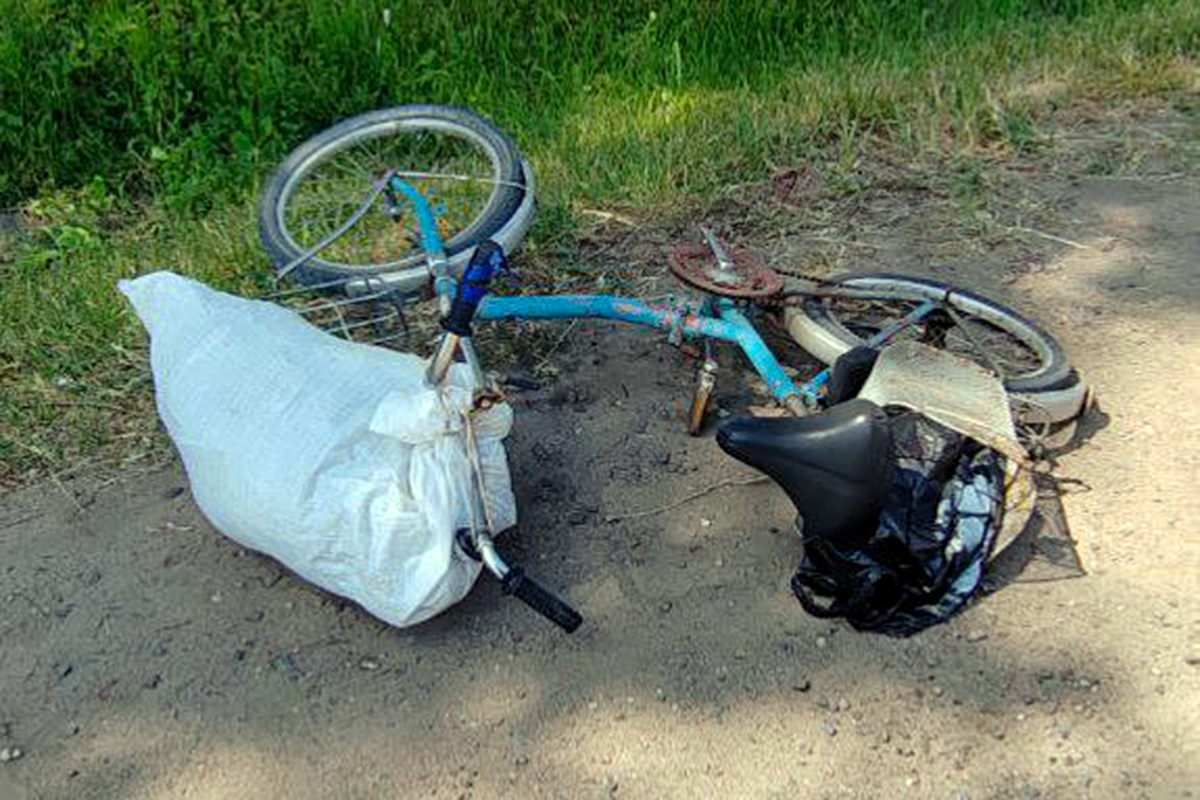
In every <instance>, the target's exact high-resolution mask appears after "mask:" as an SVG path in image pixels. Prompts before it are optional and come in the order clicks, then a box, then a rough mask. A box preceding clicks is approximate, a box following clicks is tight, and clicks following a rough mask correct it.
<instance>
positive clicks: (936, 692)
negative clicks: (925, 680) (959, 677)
mask: <svg viewBox="0 0 1200 800" xmlns="http://www.w3.org/2000/svg"><path fill="white" fill-rule="evenodd" d="M943 692H945V689H943V688H942V687H940V686H935V687H933V696H934V697H941V696H942V693H943Z"/></svg>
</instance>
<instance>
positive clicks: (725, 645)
mask: <svg viewBox="0 0 1200 800" xmlns="http://www.w3.org/2000/svg"><path fill="white" fill-rule="evenodd" d="M1139 124H1140V123H1139ZM1130 129H1131V130H1134V131H1135V132H1136V125H1134V126H1131V128H1130ZM1123 130H1125V129H1123ZM1158 130H1159V131H1160V132H1161V129H1158ZM1173 130H1175V129H1173ZM1179 131H1183V133H1179ZM1184 134H1186V135H1190V136H1191V137H1192V139H1193V140H1194V139H1195V129H1194V126H1193V127H1184V128H1181V129H1177V130H1176V133H1174V134H1172V135H1175V136H1179V135H1184ZM1156 169H1157V171H1156ZM1087 173H1088V171H1087V170H1067V171H1065V172H1046V173H1042V172H1035V173H1031V174H1030V175H1029V176H1028V177H1025V176H1024V175H1023V174H1022V173H1020V172H1017V173H1015V174H1014V177H1013V178H1012V183H1011V184H1008V185H1010V186H1015V187H1018V188H1020V187H1026V188H1027V189H1028V191H1029V192H1036V194H1037V197H1038V198H1039V203H1040V205H1039V208H1044V207H1046V206H1047V205H1048V204H1052V205H1053V207H1054V209H1055V216H1054V218H1053V222H1054V226H1055V227H1054V228H1053V232H1052V235H1054V236H1056V237H1058V239H1059V240H1070V242H1072V244H1067V243H1064V242H1063V241H1056V240H1052V239H1048V238H1046V236H1045V235H1043V234H1045V233H1047V232H1048V231H1045V230H1039V229H1038V228H1037V226H1036V225H1033V224H1032V223H1030V222H1022V221H1021V220H1020V219H1017V218H1012V217H1009V218H1006V219H1008V220H1009V221H1008V222H1007V223H1006V224H1007V225H1008V228H1007V230H1008V233H1007V234H1006V235H1005V236H1004V237H1001V238H999V239H996V238H995V237H994V236H993V238H992V239H989V238H988V237H987V236H975V237H966V238H964V237H963V236H962V235H961V229H960V228H957V229H956V230H958V231H959V233H958V234H957V235H956V236H954V237H951V236H949V235H948V234H946V233H945V232H946V231H947V230H948V229H949V228H948V227H947V226H948V225H949V224H950V223H948V222H947V223H946V224H945V225H943V224H942V223H941V222H939V220H941V217H939V216H938V213H940V212H938V209H939V208H941V207H942V206H940V205H938V203H939V202H941V201H939V200H938V198H937V197H936V196H933V195H934V194H936V193H932V194H930V193H926V194H930V196H924V195H922V196H916V195H921V192H920V191H917V190H914V191H916V195H914V196H913V197H906V196H904V195H903V194H902V193H900V190H899V189H897V193H894V194H891V195H887V196H884V195H882V194H873V195H871V197H870V198H869V199H866V200H864V201H863V205H862V206H861V207H860V208H858V209H857V210H856V212H855V214H854V215H851V216H849V217H847V218H846V219H845V220H844V224H846V225H850V226H854V225H856V224H857V227H856V229H857V230H860V231H864V230H866V231H869V230H870V229H871V223H872V221H873V220H874V221H876V222H878V220H881V219H886V224H885V223H884V222H879V223H878V225H877V227H879V228H880V229H883V228H885V227H886V229H887V230H889V231H892V232H893V234H894V235H891V236H888V237H886V238H880V239H877V240H874V241H868V239H869V236H865V235H864V236H860V237H859V238H858V239H855V240H853V241H852V242H851V245H852V246H851V247H850V249H849V252H848V254H847V255H846V256H845V257H846V258H847V259H850V260H851V261H852V262H853V263H854V264H855V265H856V266H858V267H859V268H861V269H867V270H869V269H879V268H892V269H896V268H900V269H907V270H909V271H922V272H927V273H932V274H934V275H937V276H940V277H943V278H945V279H948V280H951V281H956V282H958V283H961V284H964V285H967V286H971V287H973V288H976V289H979V290H981V291H983V292H984V293H990V294H992V295H993V296H996V297H998V298H1001V299H1005V300H1007V301H1008V302H1011V303H1012V304H1013V305H1015V306H1017V307H1019V308H1021V309H1022V310H1025V311H1026V312H1028V313H1030V314H1031V315H1032V316H1034V317H1035V318H1037V319H1039V320H1042V321H1043V322H1044V323H1045V324H1046V325H1047V327H1049V328H1050V329H1051V330H1053V331H1055V332H1056V333H1057V334H1059V335H1060V337H1061V339H1062V340H1063V342H1064V344H1065V345H1066V347H1067V350H1068V352H1069V353H1070V354H1071V358H1072V361H1073V362H1074V363H1075V364H1077V365H1078V366H1079V368H1080V369H1082V370H1083V371H1084V372H1085V373H1086V375H1087V377H1088V379H1089V380H1090V381H1091V382H1092V383H1093V384H1094V386H1095V388H1096V391H1097V393H1098V396H1099V398H1100V403H1101V411H1099V412H1096V413H1094V414H1092V415H1091V416H1089V418H1088V419H1087V420H1085V422H1084V425H1083V426H1082V427H1081V437H1080V438H1081V439H1082V441H1081V442H1080V443H1078V446H1076V447H1074V448H1073V449H1071V450H1070V451H1069V452H1067V453H1065V454H1064V455H1062V456H1061V458H1060V459H1059V464H1058V466H1057V474H1058V475H1059V476H1060V477H1066V478H1071V479H1073V480H1074V481H1076V482H1075V483H1072V484H1070V485H1069V486H1068V488H1069V490H1070V491H1069V493H1068V494H1067V496H1066V497H1065V498H1064V505H1065V508H1066V512H1067V515H1068V518H1069V521H1070V524H1071V528H1072V531H1073V534H1074V537H1075V540H1076V544H1077V547H1076V549H1077V551H1078V556H1079V558H1080V560H1081V562H1082V564H1083V566H1084V568H1085V569H1086V572H1087V574H1086V576H1084V577H1077V578H1070V577H1069V575H1070V574H1071V573H1070V571H1069V570H1058V571H1056V570H1055V569H1049V568H1043V569H1035V567H1036V566H1037V565H1036V564H1035V565H1031V567H1030V570H1029V571H1027V572H1026V573H1023V574H1022V575H1021V576H1019V577H1018V578H1017V579H1016V581H1015V582H1013V583H1011V584H1009V585H1007V586H1005V587H1004V588H1003V589H1001V590H1000V591H998V592H996V593H994V594H991V595H989V596H987V597H985V598H984V599H982V600H981V601H980V602H978V603H976V604H975V605H973V606H972V607H971V608H970V609H968V610H967V611H966V612H965V613H964V614H962V615H961V616H960V617H959V618H957V619H956V620H954V621H953V622H952V623H951V624H948V625H945V626H941V627H940V628H936V629H933V630H930V631H928V632H926V633H924V634H922V635H919V636H917V637H915V638H913V639H909V640H894V639H889V638H885V637H880V636H873V635H865V634H858V633H855V632H853V631H852V630H850V629H849V628H848V627H846V626H844V625H841V624H830V623H828V622H823V621H820V620H817V619H814V618H811V617H808V616H806V615H805V614H804V613H803V612H802V611H801V609H800V607H799V605H798V604H797V603H796V601H795V599H794V598H793V597H792V595H791V593H790V590H789V588H788V580H789V578H790V576H791V573H792V571H793V570H794V568H795V566H796V565H797V563H798V562H799V558H800V548H799V543H798V540H797V539H796V538H795V537H794V535H793V534H792V533H790V523H791V518H792V516H793V513H794V512H793V511H792V509H791V508H790V506H789V504H788V503H787V501H786V499H785V498H784V497H783V495H782V493H781V492H779V491H778V490H777V489H776V488H774V487H773V486H772V485H770V484H755V485H747V486H726V487H724V488H720V489H717V490H715V491H712V492H710V493H708V494H705V495H703V496H701V497H698V498H696V499H694V500H691V501H689V502H686V503H683V504H681V505H678V506H676V507H674V508H671V509H669V510H666V511H662V512H660V513H649V514H641V513H638V512H641V511H646V510H651V509H654V508H657V507H662V506H664V505H667V504H670V503H672V502H673V501H675V500H678V499H680V498H682V497H684V496H686V495H688V494H689V493H692V492H695V491H697V490H700V489H704V488H706V487H711V486H714V485H716V484H718V483H720V482H721V481H726V480H738V479H741V478H744V477H748V476H749V475H750V474H751V473H750V472H749V470H748V469H746V468H744V467H743V466H742V465H740V464H737V463H735V462H733V461H732V460H730V459H728V458H726V457H725V456H723V455H722V454H721V453H720V452H719V450H718V449H717V447H716V446H715V444H714V443H713V441H712V439H711V436H709V437H704V438H699V439H692V438H689V437H687V436H686V435H684V433H683V430H682V423H681V422H680V420H679V416H680V414H681V412H682V406H683V403H684V392H683V391H681V387H684V386H686V385H687V384H688V382H689V381H690V376H691V372H690V368H689V367H688V366H687V364H686V363H684V362H683V361H682V359H681V358H680V357H679V355H678V354H677V352H676V351H674V350H673V349H671V348H669V347H668V346H667V345H666V343H665V342H662V341H660V340H659V338H658V337H655V336H654V335H648V334H643V333H638V332H630V331H623V330H615V329H613V328H611V327H610V326H603V325H594V326H590V327H587V326H580V327H579V328H578V329H577V330H576V331H574V333H573V335H572V336H571V337H569V343H568V344H564V346H563V347H562V348H560V349H559V350H557V351H555V353H554V354H553V356H552V358H553V363H554V365H555V367H556V368H557V369H558V371H559V379H558V382H557V384H556V386H555V387H554V390H553V391H552V392H550V393H549V394H548V395H547V396H540V397H531V398H527V399H525V400H519V402H518V419H517V424H516V432H515V433H514V435H513V437H512V439H511V442H510V449H509V458H510V461H511V463H512V464H513V466H514V474H515V476H516V490H517V493H518V499H519V503H520V507H521V509H522V519H521V524H520V530H519V532H517V533H516V534H514V535H512V536H510V537H509V542H508V545H509V549H510V550H511V551H513V552H515V553H517V554H519V555H520V556H521V558H522V559H523V560H524V562H525V563H526V564H527V566H528V568H529V570H530V572H531V573H532V574H534V575H536V576H537V577H539V578H540V579H542V580H543V581H544V582H545V583H546V584H548V585H549V586H551V587H552V588H554V589H556V590H561V591H562V593H563V594H564V595H565V596H566V597H567V598H569V600H570V601H571V602H572V603H573V604H574V605H575V606H576V607H577V608H578V609H580V610H581V611H582V612H583V613H584V615H585V617H586V622H585V624H584V627H582V628H581V629H580V630H579V631H578V632H577V633H576V634H575V635H573V636H566V635H564V634H562V633H561V632H559V631H558V630H556V629H554V628H553V627H552V626H550V625H549V624H548V623H546V622H545V621H544V620H542V619H541V618H539V617H537V616H535V615H534V614H532V613H531V612H530V611H528V610H527V609H526V608H524V607H523V606H521V605H520V604H518V603H516V602H515V601H512V600H509V599H506V598H504V597H502V596H501V594H500V592H499V590H498V587H497V586H496V585H495V583H494V582H491V581H488V580H487V579H482V580H481V581H480V583H479V584H478V585H477V587H476V589H475V590H474V592H473V593H472V594H471V596H470V597H468V598H467V600H466V601H464V602H463V603H462V604H460V605H459V606H457V607H455V608H453V609H451V610H450V611H448V612H447V613H445V614H444V615H442V616H440V617H438V618H436V619H435V620H433V621H431V622H428V623H426V624H424V625H421V626H418V627H416V628H412V629H407V630H395V629H391V628H388V627H387V626H385V625H383V624H382V623H379V622H377V621H375V620H373V619H372V618H370V617H368V616H367V615H366V614H364V613H363V612H361V611H360V610H359V609H357V608H356V607H354V606H353V605H351V604H348V603H346V602H344V601H341V600H339V599H337V598H335V597H332V596H330V595H327V594H325V593H323V592H321V591H319V590H316V589H314V588H311V587H309V586H307V585H305V584H303V583H302V582H300V581H299V580H297V579H295V578H293V577H292V576H291V575H289V574H288V573H286V572H285V571H284V570H283V569H282V568H280V567H279V566H278V565H277V564H275V562H273V561H271V560H270V559H268V558H265V557H262V556H260V555H257V554H253V553H249V552H246V551H245V550H243V549H241V548H240V547H238V546H237V545H236V544H234V543H233V542H231V541H229V540H228V539H225V538H224V537H222V536H221V535H219V534H218V533H217V532H215V531H214V530H213V529H212V528H211V527H210V526H209V525H208V524H207V523H206V522H205V520H204V519H203V517H202V516H201V514H200V513H199V512H198V510H197V509H196V507H195V506H194V505H193V503H192V502H191V499H190V495H189V493H188V491H187V483H186V479H185V476H184V475H183V473H182V471H181V469H180V468H179V467H178V466H171V467H169V468H167V469H164V470H159V471H155V472H151V473H141V474H136V475H134V474H128V475H124V476H117V477H116V479H115V480H114V479H112V478H111V477H109V478H106V479H101V478H98V477H92V478H87V479H80V480H76V481H73V482H70V483H68V484H54V483H46V484H43V485H38V486H34V487H29V488H25V489H22V490H19V491H15V492H12V493H9V494H8V495H7V496H5V497H3V498H0V553H3V563H2V565H0V574H2V579H0V641H2V642H3V647H2V648H0V687H2V691H0V748H4V750H3V751H0V757H4V756H5V755H7V757H8V760H6V761H4V762H3V763H0V798H25V797H29V798H59V797H62V798H67V797H70V798H93V797H97V798H99V797H103V798H110V797H121V798H164V797H297V798H308V797H313V798H317V797H320V798H328V797H449V798H459V797H469V798H486V797H570V798H575V797H608V796H627V797H653V798H666V797H697V796H730V797H814V798H826V797H830V798H834V797H884V796H886V797H920V798H947V799H949V798H973V799H974V798H1039V797H1041V798H1045V797H1152V798H1160V797H1193V796H1196V794H1198V793H1200V599H1198V598H1197V589H1198V588H1200V534H1198V533H1197V530H1196V521H1197V519H1200V513H1198V512H1200V500H1198V499H1197V498H1198V497H1200V494H1198V493H1197V492H1196V491H1195V488H1194V482H1195V479H1196V474H1197V472H1198V467H1200V411H1198V410H1197V409H1198V408H1200V406H1198V404H1197V401H1196V398H1197V397H1198V396H1200V367H1198V366H1197V364H1198V363H1200V270H1198V269H1197V264H1200V212H1198V211H1197V209H1198V208H1200V203H1198V201H1200V175H1198V173H1197V172H1196V171H1195V170H1193V169H1191V168H1186V167H1185V168H1182V169H1181V168H1179V166H1178V164H1168V165H1166V166H1165V167H1163V168H1161V169H1158V168H1155V167H1154V165H1150V166H1148V167H1147V168H1146V169H1143V170H1140V171H1137V172H1136V173H1135V174H1132V175H1127V176H1124V177H1122V176H1120V175H1119V174H1118V175H1107V176H1106V175H1094V176H1092V177H1088V175H1087ZM1023 191H1024V190H1023ZM1013 207H1014V208H1015V207H1016V206H1015V205H1014V206H1013ZM997 212H998V209H996V208H993V209H991V211H988V210H987V209H985V210H984V212H983V213H992V214H995V213H997ZM981 219H983V218H981ZM1014 220H1015V221H1014ZM984 221H986V219H985V220H984ZM955 224H958V223H955ZM1014 228H1016V229H1019V230H1017V231H1016V233H1014V232H1013V229H1014ZM989 230H991V231H992V233H993V234H994V232H995V226H994V225H993V226H992V227H991V228H990V229H989ZM1029 231H1033V232H1032V233H1031V232H1029ZM826 238H829V236H826ZM802 240H803V237H799V235H798V234H797V238H794V239H793V241H792V244H793V245H795V246H797V247H799V245H797V244H796V242H799V241H802ZM805 241H806V240H805ZM964 241H966V242H968V244H965V245H964V244H963V242H964ZM981 242H983V244H981ZM772 246H773V247H775V250H776V252H779V251H780V249H781V248H782V249H786V248H787V246H789V243H788V241H787V240H786V239H783V238H781V239H778V240H776V241H774V242H773V243H772ZM722 378H723V383H722V388H721V400H720V401H721V403H722V405H723V406H725V407H727V408H731V409H737V408H739V407H740V406H743V405H745V404H746V403H749V402H754V401H755V395H754V391H753V386H752V382H750V381H746V380H745V379H744V378H743V377H741V376H738V375H737V374H735V371H734V370H726V371H725V374H724V375H723V376H722ZM613 517H619V519H617V520H611V518H613ZM1043 566H1044V565H1043Z"/></svg>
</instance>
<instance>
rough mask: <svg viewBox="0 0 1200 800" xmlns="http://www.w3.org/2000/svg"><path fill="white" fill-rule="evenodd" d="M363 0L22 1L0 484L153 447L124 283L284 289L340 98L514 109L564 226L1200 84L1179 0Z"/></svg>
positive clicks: (940, 153)
mask: <svg viewBox="0 0 1200 800" xmlns="http://www.w3.org/2000/svg"><path fill="white" fill-rule="evenodd" d="M342 5H346V6H347V8H344V9H343V8H337V7H336V6H335V4H333V3H326V2H317V0H287V1H286V2H285V1H282V0H280V1H278V2H265V3H264V2H261V1H260V2H257V3H249V2H236V1H235V0H225V2H213V0H207V1H206V2H196V1H195V0H193V1H192V2H186V1H185V0H161V1H160V2H157V3H147V2H131V1H129V0H125V1H123V2H120V1H118V0H96V2H91V3H74V2H66V1H65V0H63V1H61V2H52V1H51V0H0V19H3V20H4V24H3V25H0V207H3V206H9V207H17V206H19V207H21V208H22V209H23V210H24V212H25V213H26V214H27V215H28V217H29V218H30V219H31V220H33V222H34V227H33V229H32V230H31V231H30V232H28V233H27V234H24V235H22V236H20V237H16V238H14V237H12V236H0V321H2V325H0V391H2V398H3V400H2V401H0V483H2V482H3V481H4V480H5V469H7V470H8V475H9V477H10V478H11V476H12V475H15V474H18V473H20V472H21V471H23V470H25V469H27V468H29V467H30V466H34V465H40V466H41V467H59V466H61V465H63V464H65V463H69V462H71V461H72V460H74V459H78V458H79V457H81V456H83V455H86V454H90V453H96V452H102V451H105V449H106V448H113V447H116V448H117V449H118V450H119V449H120V447H119V446H120V444H121V442H122V441H123V440H122V439H121V437H129V438H130V439H132V440H136V441H139V442H140V441H143V439H144V437H145V436H146V435H148V434H146V432H145V426H141V427H138V426H137V425H133V426H132V428H131V425H132V423H130V422H129V420H130V419H132V418H134V417H137V418H139V419H140V418H141V417H142V416H145V413H146V396H147V395H146V391H145V390H146V387H147V383H146V376H145V366H144V343H143V335H142V333H141V331H140V328H139V326H138V325H137V322H136V320H134V319H133V318H132V316H131V315H130V314H129V312H128V310H127V309H126V307H125V306H124V304H123V301H122V300H121V299H120V297H119V296H118V295H117V293H116V291H115V282H116V280H118V279H119V278H121V277H124V276H130V275H134V274H138V273H141V272H145V271H149V270H151V269H157V268H169V269H174V270H176V271H180V272H185V273H188V274H191V275H194V276H197V277H199V278H201V279H203V280H206V281H209V282H211V283H214V284H216V285H219V286H222V287H225V288H230V289H235V290H248V289H253V288H256V287H258V286H259V284H260V282H261V280H262V275H263V274H264V270H265V262H264V261H263V259H262V256H261V255H259V253H258V251H257V246H256V244H255V232H254V230H253V223H252V219H253V204H254V198H255V194H256V192H257V190H258V186H259V185H260V183H261V181H262V180H263V178H264V177H265V175H266V173H267V172H268V171H269V169H270V168H271V166H272V165H273V164H274V163H276V162H277V161H278V160H279V159H280V158H282V156H283V155H284V154H285V153H286V152H287V150H289V149H290V148H291V147H293V146H294V145H295V144H297V143H298V142H299V141H300V140H302V139H303V138H304V137H306V136H308V135H310V134H312V133H313V132H315V131H317V130H319V129H320V128H322V127H325V126H327V125H328V124H330V123H331V122H332V121H334V120H336V119H338V118H340V117H343V116H346V115H349V114H353V113H357V112H360V111H363V110H367V109H370V108H374V107H379V106H382V105H387V104H394V103H402V102H435V103H460V104H464V105H468V106H471V107H474V108H476V109H478V110H481V111H483V112H484V113H486V114H488V115H489V116H491V117H492V118H493V119H494V120H495V121H496V122H497V123H498V124H499V125H500V126H501V127H503V128H504V129H506V130H507V131H509V132H510V133H512V134H513V135H514V136H515V137H516V139H517V140H518V141H519V143H520V144H521V146H522V147H523V148H524V149H525V150H526V152H527V153H528V154H529V155H530V157H531V159H532V161H533V163H534V165H535V168H536V170H537V173H538V178H539V192H540V194H539V197H540V199H541V203H540V205H541V212H540V214H541V218H542V220H543V222H542V226H541V228H540V237H541V239H542V241H543V242H544V241H546V240H547V239H548V238H552V237H556V236H562V235H565V234H568V233H569V231H570V227H571V224H572V212H573V210H576V209H579V208H581V207H600V208H620V209H624V210H633V211H634V212H636V213H640V214H643V215H649V214H651V213H653V212H654V210H655V209H662V208H666V207H668V206H670V207H675V208H678V207H680V205H681V204H682V205H683V206H686V205H687V203H689V202H705V201H707V200H711V199H712V198H714V197H717V196H719V194H720V192H721V191H722V190H723V187H726V186H728V185H729V184H731V183H741V182H745V181H752V180H758V179H762V178H763V177H765V176H767V175H769V174H770V172H771V170H772V169H773V168H774V167H776V166H780V165H794V164H797V163H799V162H801V161H802V160H804V159H806V158H807V159H812V160H816V161H819V162H821V163H832V164H834V165H835V166H836V165H838V164H840V165H842V166H843V167H844V168H846V169H847V170H849V169H850V168H852V167H853V164H854V161H855V158H856V154H857V153H859V152H860V151H861V149H862V148H863V147H866V146H868V145H869V146H885V147H889V148H894V149H897V150H899V151H902V152H905V153H908V154H910V155H911V156H913V157H928V156H929V155H930V154H932V155H933V156H934V157H935V158H953V157H957V156H959V155H961V154H963V153H970V152H972V151H976V150H980V149H1003V150H1010V151H1014V152H1021V151H1028V150H1035V149H1036V148H1037V147H1038V146H1039V142H1040V140H1041V139H1040V133H1039V126H1040V125H1041V122H1042V120H1044V119H1045V118H1046V117H1047V115H1049V114H1052V113H1054V111H1055V109H1057V108H1060V107H1063V106H1066V105H1069V104H1071V103H1072V102H1075V101H1076V100H1077V99H1079V98H1082V97H1139V96H1144V95H1155V94H1163V93H1172V92H1174V93H1183V94H1185V95H1188V94H1191V95H1194V93H1195V91H1196V86H1197V80H1198V78H1197V75H1198V72H1197V69H1196V65H1195V58H1196V54H1197V51H1198V49H1200V7H1198V6H1197V5H1196V4H1195V3H1194V2H1181V1H1176V0H1142V1H1140V2H1134V1H1133V0H1129V1H1127V2H1123V1H1120V0H1094V1H1092V2H1088V1H1086V0H976V1H975V2H965V1H962V2H951V1H950V0H931V1H930V2H914V1H904V2H901V1H900V0H893V1H892V2H885V1H884V0H861V1H860V2H853V1H852V0H841V1H840V2H828V1H827V2H798V1H797V2H788V1H787V0H774V1H773V2H772V1H771V0H763V2H759V3H743V2H737V1H736V0H730V1H729V2H721V1H719V0H704V1H703V2H698V3H697V2H687V3H685V2H662V3H642V2H611V1H610V2H596V3H580V2H576V1H574V0H540V1H539V2H522V1H521V0H493V1H492V2H487V3H484V2H473V1H472V2H467V1H466V0H463V1H462V2H457V3H424V2H362V3H352V4H342ZM536 239H537V237H536V236H535V241H536ZM131 403H132V404H134V405H133V406H130V404H131ZM119 409H128V410H127V411H123V410H119ZM139 415H140V416H139ZM139 437H141V438H139ZM5 465H6V466H5Z"/></svg>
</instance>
